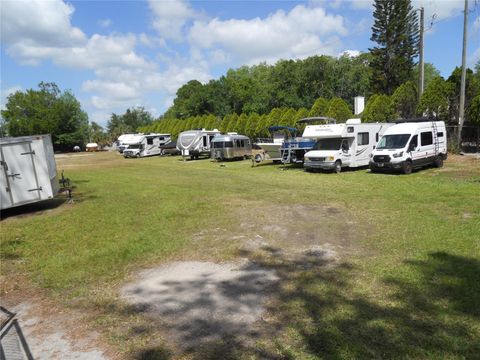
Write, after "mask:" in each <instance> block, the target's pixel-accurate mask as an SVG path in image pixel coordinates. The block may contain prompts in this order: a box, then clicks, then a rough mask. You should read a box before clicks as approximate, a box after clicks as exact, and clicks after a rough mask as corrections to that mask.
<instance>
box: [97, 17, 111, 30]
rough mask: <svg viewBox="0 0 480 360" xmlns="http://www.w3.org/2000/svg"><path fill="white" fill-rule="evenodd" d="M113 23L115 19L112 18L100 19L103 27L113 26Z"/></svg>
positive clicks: (99, 23)
mask: <svg viewBox="0 0 480 360" xmlns="http://www.w3.org/2000/svg"><path fill="white" fill-rule="evenodd" d="M112 24H113V21H112V20H110V19H102V20H99V21H98V25H99V26H100V27H103V28H107V27H110V26H112Z"/></svg>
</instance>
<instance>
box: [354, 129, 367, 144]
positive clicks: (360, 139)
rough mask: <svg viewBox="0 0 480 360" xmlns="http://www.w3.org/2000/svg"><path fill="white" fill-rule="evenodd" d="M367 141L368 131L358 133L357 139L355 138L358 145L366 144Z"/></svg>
mask: <svg viewBox="0 0 480 360" xmlns="http://www.w3.org/2000/svg"><path fill="white" fill-rule="evenodd" d="M368 142H369V136H368V132H361V133H358V140H357V144H358V145H368Z"/></svg>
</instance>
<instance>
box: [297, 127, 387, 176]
mask: <svg viewBox="0 0 480 360" xmlns="http://www.w3.org/2000/svg"><path fill="white" fill-rule="evenodd" d="M393 125H394V124H393V123H361V121H360V119H349V120H347V122H346V123H345V124H327V125H312V126H307V128H305V131H304V132H303V137H304V138H313V139H316V140H317V142H316V143H315V145H314V146H313V149H312V150H311V151H309V152H307V153H306V154H305V157H304V163H303V167H304V168H305V170H306V171H310V170H314V169H324V170H335V171H336V172H337V173H339V172H340V171H341V170H342V168H344V167H351V168H355V167H360V166H368V163H369V160H370V154H371V152H372V151H373V149H374V148H375V145H376V144H377V142H378V140H379V139H380V137H381V136H382V135H383V133H384V132H385V131H386V130H387V129H388V128H389V127H390V126H393Z"/></svg>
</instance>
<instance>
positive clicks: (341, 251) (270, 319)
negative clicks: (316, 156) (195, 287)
mask: <svg viewBox="0 0 480 360" xmlns="http://www.w3.org/2000/svg"><path fill="white" fill-rule="evenodd" d="M57 167H58V170H59V171H60V170H62V169H64V170H65V174H66V176H68V177H69V178H70V179H71V181H72V183H73V185H74V186H75V189H74V198H75V203H74V204H61V205H58V204H56V205H58V206H56V205H55V206H48V208H47V209H44V211H42V212H39V213H33V214H31V213H26V212H25V211H23V212H19V211H18V210H15V211H13V212H8V213H4V214H2V215H3V216H6V218H5V219H3V221H2V222H1V232H2V236H1V260H2V279H3V281H7V280H6V279H17V278H19V277H22V279H23V278H25V277H26V278H27V279H28V283H29V284H33V286H34V287H37V288H39V289H47V290H46V291H47V293H48V294H50V296H51V297H52V298H54V299H55V301H57V302H62V303H63V304H64V305H66V306H71V307H74V308H75V307H76V308H81V309H83V310H87V312H89V311H90V312H91V313H95V317H94V320H91V321H92V324H93V325H92V326H95V327H97V328H99V329H100V330H101V331H102V333H103V334H104V337H105V339H107V341H108V342H109V343H110V344H111V345H112V346H114V347H116V348H118V350H119V352H120V354H122V356H126V357H132V356H133V357H137V358H145V359H147V358H151V359H156V358H158V359H165V358H170V357H173V358H176V357H178V358H183V357H186V358H198V359H200V358H232V359H236V358H262V357H263V358H281V359H317V358H321V359H359V358H369V359H370V358H389V359H391V358H419V359H425V358H439V359H440V358H441V359H445V358H448V359H454V358H458V359H465V358H467V359H468V358H471V359H473V358H478V356H479V355H478V354H480V341H479V339H480V161H479V160H478V159H475V158H473V157H468V158H467V157H450V158H449V160H448V161H447V162H446V163H445V167H444V168H442V169H434V168H430V169H424V170H422V171H418V172H414V173H413V174H412V175H409V176H400V175H382V174H370V173H369V172H368V171H367V170H359V171H346V172H342V173H341V174H338V175H337V174H331V173H314V174H310V173H305V172H303V171H302V170H301V169H295V168H287V169H286V170H284V171H283V170H281V168H280V167H279V166H275V165H268V164H266V165H260V166H256V167H254V168H252V167H251V163H250V162H249V161H242V162H228V163H225V166H220V165H219V164H218V163H212V162H210V161H209V160H200V161H187V162H183V161H179V158H178V157H166V158H158V157H156V158H146V159H131V160H125V159H123V158H122V157H121V156H119V155H118V154H113V153H96V154H94V155H88V156H73V157H62V158H59V159H58V160H57ZM34 209H35V207H34ZM277 226H281V229H280V230H281V231H280V230H278V229H277ZM277 230H278V231H277ZM279 231H280V232H279ZM282 231H283V232H282ZM239 234H243V235H245V236H246V237H253V236H256V235H258V234H260V235H262V236H263V238H265V239H267V240H268V243H269V247H266V248H264V249H248V248H245V247H244V245H245V244H244V242H242V241H243V240H241V239H238V237H237V235H239ZM282 234H283V235H282ZM285 234H287V235H285ZM322 244H328V246H330V247H331V248H333V249H335V251H336V253H338V260H337V262H336V264H335V266H332V267H327V268H326V267H324V266H311V267H305V266H302V264H300V263H298V261H297V260H296V259H295V258H292V257H290V256H288V254H289V253H290V252H294V251H295V248H297V247H301V246H310V245H322ZM276 249H282V250H284V251H283V252H280V253H279V252H277V251H276ZM239 257H247V258H249V259H250V260H252V261H255V262H256V263H258V264H260V265H261V266H263V267H266V268H272V269H275V270H276V271H277V273H278V274H279V275H280V277H281V279H282V281H281V284H280V286H278V288H277V289H276V291H275V294H273V295H272V300H271V301H270V302H269V304H268V305H267V315H266V316H265V319H264V320H263V321H262V324H261V326H260V330H259V333H258V334H257V336H256V338H255V339H254V341H253V342H246V343H245V342H241V341H237V339H228V340H225V341H224V342H222V343H221V344H210V345H209V346H206V347H204V348H200V349H197V350H195V351H193V352H189V353H181V354H179V353H178V352H176V351H175V349H174V347H173V346H172V345H171V344H168V343H165V342H164V341H153V339H158V338H159V334H160V335H161V334H162V332H163V331H164V329H162V328H161V325H158V326H152V325H149V326H146V327H145V329H146V330H145V331H142V332H140V333H138V334H137V333H135V332H132V328H133V327H134V326H138V324H139V322H143V323H144V324H146V323H148V321H147V320H144V319H142V317H141V314H132V313H131V312H128V311H123V310H125V309H124V308H123V307H122V304H120V302H119V301H118V299H117V295H116V294H117V290H118V286H119V284H121V283H122V282H124V281H125V280H126V279H128V278H129V277H130V276H131V275H132V274H133V273H134V272H135V271H137V270H138V269H142V268H146V267H149V266H155V265H158V264H162V263H165V262H169V261H173V260H191V259H194V260H205V261H215V262H221V261H230V260H235V259H237V258H239ZM8 281H14V280H8ZM22 281H23V280H22ZM122 309H123V310H122ZM118 324H122V327H120V326H118ZM160 337H161V336H160Z"/></svg>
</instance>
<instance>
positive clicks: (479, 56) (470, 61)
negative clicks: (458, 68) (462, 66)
mask: <svg viewBox="0 0 480 360" xmlns="http://www.w3.org/2000/svg"><path fill="white" fill-rule="evenodd" d="M478 60H480V47H477V49H476V50H474V51H473V52H472V53H471V54H470V55H469V56H468V58H467V67H469V68H471V69H473V68H474V67H475V64H476V63H477V62H478Z"/></svg>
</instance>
